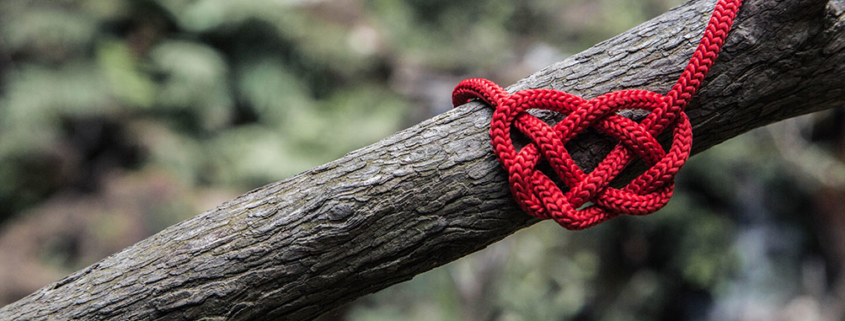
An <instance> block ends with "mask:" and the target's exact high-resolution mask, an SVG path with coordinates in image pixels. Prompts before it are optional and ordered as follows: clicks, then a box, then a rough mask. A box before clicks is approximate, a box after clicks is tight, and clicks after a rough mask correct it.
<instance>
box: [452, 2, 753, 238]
mask: <svg viewBox="0 0 845 321" xmlns="http://www.w3.org/2000/svg"><path fill="white" fill-rule="evenodd" d="M741 5H742V0H720V1H719V2H718V3H717V4H716V7H715V9H714V10H713V14H712V16H711V17H710V22H709V24H708V25H707V28H706V29H705V31H704V36H703V37H702V39H701V41H700V42H699V44H698V47H697V49H696V51H695V53H694V54H693V55H692V58H691V59H690V61H689V64H688V65H687V66H686V68H685V69H684V72H683V73H682V74H681V77H680V78H679V79H678V81H677V82H676V83H675V85H674V86H672V89H671V90H670V91H669V93H667V94H666V96H663V95H660V94H657V93H654V92H650V91H646V90H621V91H616V92H611V93H607V94H604V95H601V96H599V97H596V98H593V99H591V100H585V99H583V98H581V97H577V96H574V95H571V94H568V93H565V92H562V91H557V90H550V89H530V90H523V91H520V92H517V93H515V94H513V95H511V94H508V92H507V91H505V90H504V89H503V88H502V87H500V86H499V85H497V84H495V83H494V82H492V81H489V80H486V79H480V78H474V79H467V80H464V81H462V82H461V83H460V84H458V86H457V87H455V90H454V91H453V93H452V103H453V105H454V106H455V107H457V106H459V105H462V104H465V103H467V102H469V101H471V100H474V99H480V100H482V101H484V102H485V103H487V104H488V105H490V106H492V107H494V108H495V112H494V113H493V120H492V121H491V123H490V138H491V142H492V145H493V151H494V152H495V153H496V155H497V156H498V158H499V162H500V163H501V164H502V166H503V167H504V168H505V170H507V172H508V180H509V182H510V190H511V194H513V197H514V199H515V200H516V202H517V203H518V204H519V206H520V208H522V210H523V211H525V212H526V213H528V214H530V215H533V216H535V217H538V218H540V219H554V220H555V221H556V222H558V223H559V224H560V225H561V226H563V227H565V228H567V229H572V230H579V229H585V228H588V227H591V226H594V225H596V224H599V223H601V222H604V221H607V220H609V219H611V218H614V217H616V216H618V215H621V214H627V215H646V214H650V213H653V212H655V211H657V210H659V209H660V208H662V207H663V206H664V205H666V203H667V202H668V201H669V198H671V197H672V193H673V191H674V186H675V180H674V178H675V174H676V173H677V172H678V171H679V170H680V169H681V167H682V166H683V165H684V163H685V162H686V160H687V158H689V154H690V148H691V147H692V126H691V125H690V122H689V118H687V115H686V114H685V113H684V108H685V107H686V106H687V104H688V103H689V101H690V99H692V96H693V95H694V94H695V92H696V91H697V90H698V88H699V86H701V83H702V82H703V81H704V78H705V76H706V75H707V72H708V71H710V67H711V66H713V63H714V62H715V60H716V57H717V56H718V54H719V50H720V49H721V48H722V45H723V44H724V43H725V38H726V37H727V34H728V32H729V31H730V29H731V25H732V24H733V19H734V18H735V17H736V14H737V11H738V10H739V7H740V6H741ZM529 109H546V110H551V111H555V112H558V113H562V114H565V115H566V117H565V118H564V119H563V120H561V121H560V122H558V123H557V124H554V125H553V126H550V125H549V124H546V123H545V122H543V121H542V120H540V119H538V118H536V117H534V116H532V115H531V114H529V113H527V111H528V110H529ZM622 109H641V110H647V111H649V112H650V113H649V115H648V116H646V117H645V119H643V120H642V121H641V122H639V123H637V122H635V121H633V120H631V119H628V118H625V117H622V116H619V115H617V114H616V112H617V111H619V110H622ZM511 127H515V128H516V129H517V130H518V131H519V132H520V133H522V134H524V135H525V136H526V137H527V138H528V139H529V140H530V141H531V143H529V144H527V145H526V146H525V147H523V148H521V149H520V150H518V151H517V150H516V148H515V147H514V144H513V141H512V140H511ZM588 127H592V128H595V129H597V130H599V131H601V132H603V133H605V134H607V135H608V136H610V137H612V138H614V139H616V140H618V141H619V143H617V144H616V146H615V147H614V148H613V150H612V151H611V152H610V153H609V154H608V155H607V157H605V159H604V160H602V161H601V162H600V163H599V164H598V166H596V168H595V169H594V170H593V171H591V172H590V173H589V174H587V173H585V172H584V171H583V170H582V169H581V168H580V167H579V166H578V165H577V164H576V163H575V161H574V160H573V159H572V157H571V156H570V155H569V153H568V151H567V150H566V147H565V146H564V145H565V144H566V142H568V141H570V140H571V139H572V138H573V137H574V136H576V135H578V134H579V133H581V132H583V131H584V130H585V129H587V128H588ZM667 128H672V144H671V146H670V147H669V151H668V152H667V151H664V150H663V147H661V145H660V143H658V142H657V140H656V139H655V137H656V136H657V135H659V134H660V133H661V132H663V130H664V129H667ZM636 156H639V157H640V158H642V159H643V160H644V161H645V163H646V164H647V165H648V166H650V167H649V168H648V169H647V170H646V171H645V172H644V173H642V174H640V175H639V176H637V177H636V178H635V179H634V180H632V181H631V182H630V183H628V184H627V185H625V186H624V187H623V188H619V189H617V188H612V187H609V186H608V185H609V184H610V182H611V181H613V179H614V178H615V177H616V176H617V175H619V173H620V172H621V171H622V170H623V169H625V167H626V166H628V164H630V163H631V161H632V160H633V159H634V157H636ZM542 160H545V161H546V162H547V163H548V164H549V165H550V166H551V168H552V169H553V171H554V172H555V174H556V175H557V176H558V177H559V178H560V179H561V181H562V182H563V184H565V185H566V186H567V187H568V188H569V189H568V190H567V191H566V192H565V193H564V192H563V191H562V190H561V189H560V187H558V186H557V184H555V182H554V181H553V180H552V179H551V178H549V177H548V176H547V175H546V174H545V173H543V172H541V171H540V170H538V169H537V165H538V164H539V163H540V162H541V161H542ZM588 202H591V203H592V205H589V206H585V205H588ZM582 207H583V208H582Z"/></svg>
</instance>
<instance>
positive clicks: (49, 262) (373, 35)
mask: <svg viewBox="0 0 845 321" xmlns="http://www.w3.org/2000/svg"><path fill="white" fill-rule="evenodd" d="M679 2H680V0H648V1H638V2H630V1H621V0H599V1H587V0H564V1H560V0H529V1H515V0H481V1H468V0H459V1H454V0H453V1H442V0H410V1H393V0H332V1H320V0H310V1H307V0H252V1H234V0H191V1H188V0H137V1H129V0H4V1H2V2H0V224H5V226H4V227H3V229H0V256H2V257H4V258H5V260H4V262H5V263H3V264H0V304H2V303H4V302H8V301H10V300H14V299H17V298H19V297H20V296H22V295H25V294H28V293H29V292H31V291H33V290H35V289H36V288H38V287H40V286H43V285H44V284H46V283H47V282H50V281H53V280H55V279H57V278H60V277H62V276H63V275H65V274H67V273H69V272H72V271H73V270H75V269H78V268H80V267H82V266H84V265H87V264H90V263H92V262H94V261H96V260H98V259H100V258H101V257H103V256H105V255H108V254H110V253H112V252H114V251H117V250H119V249H120V248H122V247H124V246H126V245H129V244H132V243H134V242H135V241H137V240H139V239H141V238H143V237H146V236H148V235H150V234H151V233H155V232H156V231H158V230H160V229H162V228H164V227H166V226H168V225H170V224H173V223H175V222H177V221H179V220H181V219H184V218H186V217H189V216H191V215H194V214H196V213H198V212H199V211H202V210H205V209H208V208H209V207H211V206H214V205H215V204H217V203H219V202H221V201H224V200H226V199H228V198H231V197H233V196H235V195H237V194H240V193H242V192H244V191H246V190H248V189H251V188H254V187H257V186H260V185H262V184H266V183H270V182H273V181H277V180H280V179H283V178H285V177H288V176H291V175H293V174H296V173H298V172H300V171H303V170H305V169H308V168H311V167H314V166H316V165H319V164H322V163H325V162H327V161H330V160H333V159H335V158H338V157H339V156H341V155H343V154H344V153H347V152H349V151H351V150H353V149H355V148H358V147H361V146H364V145H367V144H370V143H372V142H374V141H376V140H378V139H381V138H383V137H386V136H388V135H390V134H392V133H394V132H395V131H397V130H399V129H401V128H403V127H406V126H409V125H411V124H414V123H417V122H419V121H421V120H422V119H425V118H428V117H431V116H433V115H434V114H436V113H438V112H440V111H443V110H446V109H448V108H449V106H448V102H449V100H448V99H449V94H450V92H449V90H450V89H451V88H450V86H453V85H454V84H455V83H456V82H457V81H458V80H459V79H460V78H464V77H466V76H484V77H488V78H491V79H493V80H495V81H497V82H499V83H513V82H514V81H516V80H518V79H519V78H521V77H524V76H527V75H528V74H529V73H531V72H533V71H536V69H537V68H540V67H542V66H545V65H547V64H550V63H552V62H554V61H556V60H559V59H562V58H563V57H565V56H566V55H568V54H569V53H574V52H578V51H580V50H582V49H585V48H586V47H588V46H591V45H592V44H594V43H596V42H598V41H601V40H604V39H606V38H608V37H610V36H613V35H616V34H618V33H619V32H621V31H623V30H625V29H627V28H630V27H632V26H634V25H635V24H637V23H639V22H641V21H644V20H645V19H647V18H649V17H652V16H656V15H657V14H659V13H662V12H664V11H665V10H667V9H668V8H669V7H670V6H672V5H676V4H678V3H679ZM843 118H845V117H842V114H841V113H840V114H834V115H833V116H830V117H828V118H825V119H833V120H834V122H833V123H834V124H841V120H842V119H843ZM837 121H839V122H837ZM828 127H829V128H834V129H832V130H831V131H830V132H828V133H826V134H820V137H828V138H829V137H839V136H836V135H837V133H840V132H841V131H838V130H836V128H840V127H842V126H837V125H832V126H828ZM841 137H845V135H842V136H841ZM818 140H821V141H824V142H826V144H828V145H826V146H828V149H836V148H837V147H836V146H840V145H842V144H841V142H840V141H837V140H835V139H828V140H825V139H818ZM772 142H773V138H772V137H771V136H770V135H767V134H766V132H765V131H755V132H754V133H752V134H751V135H746V136H743V137H741V138H739V139H736V140H733V141H730V142H728V143H725V144H724V145H722V146H719V147H717V148H714V149H713V150H711V151H708V152H707V153H705V154H703V155H700V156H697V157H695V158H694V159H693V160H692V161H691V162H690V163H689V165H687V168H686V169H685V170H684V172H683V173H682V174H681V176H680V177H679V181H678V192H677V193H676V196H675V198H674V199H673V201H672V202H670V204H669V205H668V206H667V208H666V209H665V210H663V211H661V212H660V213H659V214H655V215H652V216H649V217H648V218H620V219H616V220H613V221H612V222H610V223H608V224H605V225H602V226H600V227H597V228H594V229H591V230H588V231H584V232H579V233H569V232H565V231H562V230H561V229H560V228H559V227H557V226H556V225H555V224H554V223H551V222H544V223H541V224H538V225H536V226H534V227H532V228H529V229H527V230H525V231H522V232H519V233H517V234H516V235H515V236H513V237H510V238H508V239H506V240H505V241H503V242H500V243H498V244H496V245H494V246H492V247H491V248H490V249H487V250H485V251H482V252H479V253H477V254H474V255H472V256H470V257H468V258H466V259H463V260H460V261H458V262H456V263H454V264H450V265H448V266H446V267H443V268H439V269H436V270H434V271H432V272H429V273H426V274H423V275H420V276H418V277H417V278H416V279H414V280H412V281H410V282H407V283H405V284H402V285H399V286H395V287H392V288H389V289H386V290H384V291H382V292H380V293H377V294H375V295H373V296H368V297H365V298H362V299H361V300H359V301H357V302H355V303H353V304H351V305H350V306H348V307H346V308H343V309H341V310H339V311H338V312H335V313H332V314H330V315H327V316H326V317H325V318H324V319H325V320H333V319H350V320H705V319H713V320H723V319H733V320H740V319H742V317H737V315H740V314H743V313H746V314H743V315H748V316H749V318H751V319H753V317H757V318H758V319H760V318H762V319H767V318H768V317H769V316H774V315H779V314H778V313H780V311H782V310H780V309H781V307H783V309H784V311H786V310H785V309H787V308H788V307H790V306H791V305H790V304H788V303H790V302H799V303H800V302H816V301H796V300H797V299H796V298H804V297H806V296H808V295H814V296H811V298H814V299H818V300H817V301H818V302H823V300H822V299H825V298H827V299H828V300H829V299H830V298H831V297H833V298H836V297H835V296H825V295H826V294H825V293H828V292H832V290H827V288H825V289H824V290H822V291H821V292H819V291H816V292H812V291H810V290H807V289H809V288H812V287H811V286H808V285H807V284H808V282H809V281H807V277H806V275H808V272H807V271H811V272H812V271H816V270H812V269H811V268H812V267H813V266H815V265H813V264H814V263H813V262H816V261H814V260H820V259H819V257H824V258H825V259H824V260H826V261H823V262H824V263H825V264H826V265H830V266H832V267H833V266H837V264H840V263H837V262H839V261H836V256H835V252H833V254H832V252H830V251H831V250H830V249H829V248H827V247H823V246H821V245H820V243H823V242H828V243H830V242H831V240H834V241H835V240H845V238H843V239H837V238H836V234H824V230H823V229H818V226H820V225H822V226H823V225H824V224H819V223H818V222H817V221H814V219H813V217H814V216H813V215H803V216H802V215H796V214H802V213H803V212H805V211H808V210H807V209H808V208H824V207H823V206H822V205H818V204H822V203H814V202H816V201H818V200H814V199H813V197H812V196H811V192H810V191H814V192H816V191H819V190H822V189H823V187H820V186H821V185H820V184H819V183H818V182H812V181H809V182H808V181H806V180H801V179H799V178H798V177H801V176H800V175H797V174H796V172H795V170H791V168H794V164H793V163H792V162H790V161H788V160H785V159H784V158H783V157H781V152H780V151H779V150H778V149H777V148H775V147H774V145H773V144H772ZM836 157H841V155H839V156H836ZM804 161H806V160H804ZM810 161H812V160H810ZM834 163H835V162H834ZM840 184H841V182H840ZM839 192H841V190H836V189H833V192H829V195H830V196H829V198H827V199H826V200H827V202H829V203H831V204H836V202H835V201H831V200H836V199H838V197H839V196H840V195H841V194H839ZM814 204H815V205H814ZM824 204H827V203H824ZM843 206H845V205H843ZM832 208H834V209H835V208H836V207H835V206H833V207H832ZM834 211H835V210H834ZM814 226H815V227H816V228H817V229H816V230H813V227H814ZM830 226H836V225H830ZM814 232H817V233H818V235H821V236H814V234H813V233H814ZM826 249H827V250H826ZM808 262H809V263H808ZM808 267H809V268H808ZM808 269H810V270H808ZM835 270H836V269H835V268H831V271H835ZM4 271H13V272H10V273H8V274H4V273H5V272H4ZM19 271H31V272H30V274H28V275H27V276H26V277H22V275H21V274H19V273H20V272H19ZM822 271H826V270H825V269H822ZM830 273H831V275H832V273H833V272H830ZM822 279H824V280H825V282H828V283H830V284H835V279H834V278H833V277H832V276H831V277H828V276H822ZM810 283H811V282H810ZM843 284H845V283H843ZM808 293H809V294H808ZM819 293H822V294H819ZM819 298H821V299H819ZM833 302H836V301H835V300H834V301H833ZM819 304H821V303H819ZM820 306H821V305H820ZM759 307H762V308H759ZM800 307H803V306H799V308H800ZM755 309H757V310H755ZM760 309H763V310H765V311H770V312H769V313H770V314H765V313H763V314H760V313H759V311H760ZM748 311H751V312H748ZM755 311H757V312H755ZM786 312H788V311H786ZM786 312H785V313H786ZM749 313H750V314H749ZM755 313H757V314H755ZM725 316H730V317H729V318H726V317H725ZM768 319H771V318H768ZM807 320H810V319H807Z"/></svg>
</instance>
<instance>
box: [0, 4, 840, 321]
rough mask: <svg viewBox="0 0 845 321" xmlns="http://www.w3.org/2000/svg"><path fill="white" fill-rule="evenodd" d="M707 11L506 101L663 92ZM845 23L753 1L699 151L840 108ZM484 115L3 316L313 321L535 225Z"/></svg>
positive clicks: (529, 82)
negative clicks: (558, 94)
mask: <svg viewBox="0 0 845 321" xmlns="http://www.w3.org/2000/svg"><path fill="white" fill-rule="evenodd" d="M714 3H715V0H707V1H694V2H690V3H687V4H685V5H683V6H681V7H679V8H676V9H674V10H672V11H670V12H668V13H666V14H664V15H662V16H660V17H658V18H655V19H653V20H651V21H649V22H646V23H644V24H643V25H641V26H639V27H636V28H634V29H632V30H630V31H628V32H626V33H624V34H622V35H619V36H617V37H615V38H613V39H610V40H608V41H605V42H602V43H600V44H598V45H596V46H595V47H593V48H592V49H589V50H587V51H585V52H582V53H580V54H578V55H576V56H573V57H571V58H569V59H567V60H565V61H563V62H560V63H558V64H556V65H553V66H551V67H549V68H547V69H545V70H543V71H540V72H538V73H537V74H535V75H533V76H530V77H528V78H526V79H524V80H522V81H520V82H519V83H517V84H516V85H514V86H512V87H511V90H512V91H515V90H518V89H523V88H537V87H547V88H555V89H561V90H566V91H568V92H571V93H575V94H578V95H582V96H583V97H585V98H592V97H595V96H597V95H599V94H601V93H604V92H607V91H612V90H619V89H624V88H642V89H648V90H652V91H655V92H658V93H663V92H666V91H668V89H669V87H670V86H671V84H672V83H673V82H674V81H675V80H676V79H677V77H678V76H679V74H680V72H681V70H682V68H683V67H684V65H685V64H686V61H687V60H688V58H689V56H690V55H691V53H692V51H693V50H694V47H695V45H696V44H697V42H698V40H699V38H700V35H701V33H702V29H703V25H704V24H705V23H706V19H707V18H708V16H709V14H710V11H711V10H712V8H713V5H714ZM844 16H845V0H831V1H827V0H813V1H811V0H803V1H799V0H791V1H769V0H748V1H747V2H746V3H745V5H744V6H743V8H742V10H741V11H740V13H739V16H738V19H737V21H736V24H735V29H734V31H733V32H732V33H731V35H730V37H729V39H728V42H727V44H726V46H725V48H724V50H723V53H722V55H721V56H720V57H719V60H718V61H717V62H716V64H715V67H714V68H713V70H712V71H711V72H710V75H709V76H708V78H707V81H706V82H705V85H704V87H703V88H702V90H701V91H700V92H699V94H698V95H697V98H696V99H695V100H693V102H692V104H691V105H690V106H689V108H688V115H689V116H690V118H691V120H692V123H693V125H694V133H695V145H694V151H695V152H700V151H702V150H705V149H707V148H709V147H711V146H713V145H715V144H718V143H720V142H722V141H724V140H726V139H728V138H731V137H734V136H736V135H739V134H741V133H743V132H745V131H748V130H750V129H752V128H756V127H759V126H763V125H766V124H769V123H772V122H775V121H778V120H781V119H785V118H788V117H793V116H797V115H800V114H804V113H809V112H813V111H817V110H822V109H826V108H831V107H836V106H840V105H842V104H845V93H844V92H843V88H845V37H843V30H845V17H844ZM632 116H634V117H637V116H638V115H632ZM639 116H641V115H639ZM490 117H491V110H489V109H488V108H486V107H484V106H481V105H480V104H477V103H473V104H469V105H467V106H464V107H462V108H458V109H456V110H453V111H451V112H448V113H445V114H443V115H440V116H438V117H435V118H433V119H430V120H428V121H426V122H424V123H422V124H420V125H417V126H414V127H412V128H409V129H407V130H405V131H402V132H399V133H397V134H396V135H394V136H392V137H389V138H386V139H385V140H383V141H381V142H378V143H376V144H374V145H371V146H369V147H365V148H363V149H360V150H357V151H354V152H352V153H350V154H348V155H346V156H345V157H343V158H342V159H339V160H337V161H335V162H332V163H329V164H326V165H323V166H320V167H318V168H315V169H313V170H310V171H307V172H305V173H302V174H300V175H297V176H295V177H293V178H290V179H288V180H285V181H282V182H278V183H275V184H271V185H268V186H265V187H262V188H259V189H256V190H254V191H251V192H249V193H247V194H245V195H243V196H241V197H238V198H237V199H235V200H232V201H230V202H227V203H225V204H223V205H221V206H219V207H218V208H215V209H213V210H210V211H208V212H205V213H202V214H200V215H198V216H196V217H194V218H192V219H190V220H187V221H184V222H182V223H179V224H177V225H175V226H172V227H170V228H168V229H166V230H164V231H162V232H161V233H159V234H157V235H154V236H152V237H150V238H148V239H146V240H144V241H142V242H140V243H138V244H136V245H134V246H132V247H130V248H127V249H125V250H123V251H121V252H119V253H117V254H114V255H112V256H110V257H108V258H106V259H104V260H102V261H100V262H99V263H96V264H94V265H92V266H90V267H87V268H85V269H83V270H82V271H79V272H77V273H74V274H73V275H71V276H69V277H67V278H65V279H63V280H61V281H59V282H56V283H54V284H51V285H49V286H47V287H45V288H43V289H41V290H39V291H37V292H35V293H33V294H31V295H29V296H27V297H26V298H23V299H21V300H20V301H18V302H16V303H13V304H10V305H8V306H6V307H4V308H2V309H0V319H2V320H31V319H33V320H37V319H51V320H68V319H94V320H101V319H114V320H188V319H190V320H193V319H200V318H207V319H209V320H210V319H232V320H258V319H262V320H263V319H282V320H306V319H312V318H314V317H315V316H317V315H319V314H321V313H324V312H326V311H329V310H331V309H333V308H336V307H338V306H339V305H341V304H343V303H346V302H348V301H350V300H353V299H355V298H357V297H360V296H362V295H364V294H367V293H371V292H374V291H378V290H379V289H382V288H385V287H387V286H390V285H392V284H395V283H398V282H402V281H405V280H408V279H410V278H412V277H413V276H414V275H416V274H419V273H422V272H424V271H427V270H429V269H431V268H434V267H436V266H440V265H443V264H445V263H448V262H450V261H453V260H455V259H457V258H459V257H462V256H464V255H467V254H469V253H472V252H474V251H477V250H479V249H482V248H484V247H485V246H487V245H489V244H491V243H493V242H496V241H497V240H500V239H502V238H504V237H505V236H507V235H509V234H511V233H513V232H514V231H516V230H518V229H521V228H523V227H526V226H528V225H530V224H532V223H534V222H536V221H535V220H533V219H530V218H528V216H526V215H525V214H523V213H521V212H520V211H519V210H517V208H516V206H515V204H514V203H513V201H512V200H511V198H510V195H509V192H508V189H507V179H506V177H505V175H504V173H503V171H502V170H501V169H500V167H499V165H498V163H497V162H496V160H495V157H494V155H493V154H492V151H491V149H490V147H489V142H488V139H489V137H488V134H487V130H488V126H489V122H490ZM610 144H611V142H607V141H606V139H604V138H601V137H598V136H594V137H586V138H582V139H580V140H579V141H578V142H576V143H574V144H573V146H572V147H571V149H570V150H571V151H573V152H574V157H575V159H576V160H577V161H580V162H581V164H588V165H585V166H591V165H590V164H595V163H596V162H597V161H598V160H599V159H600V158H601V157H602V155H603V153H604V152H605V151H607V150H608V148H609V147H610ZM682 175H683V172H682ZM658 215H659V214H658ZM639 219H647V218H639ZM561 233H568V232H566V231H564V230H561Z"/></svg>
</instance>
